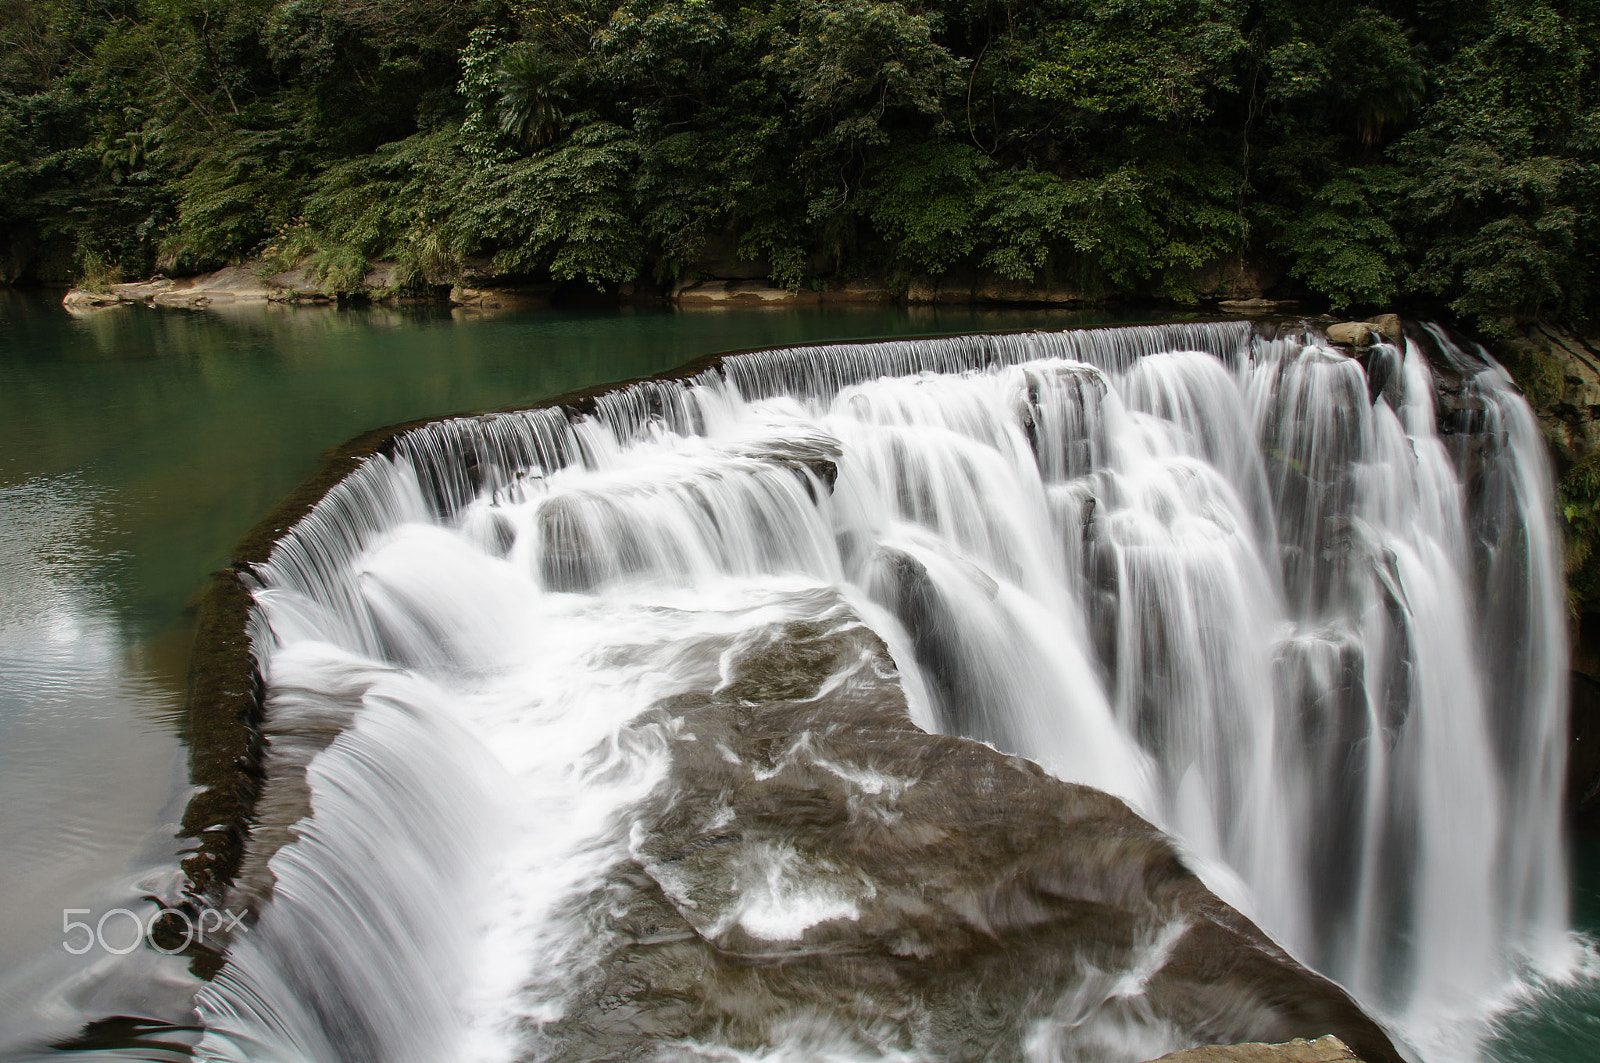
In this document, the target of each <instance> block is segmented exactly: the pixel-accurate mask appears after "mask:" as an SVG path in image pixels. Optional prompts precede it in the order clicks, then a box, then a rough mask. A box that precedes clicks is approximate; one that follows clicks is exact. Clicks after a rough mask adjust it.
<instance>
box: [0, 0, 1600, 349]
mask: <svg viewBox="0 0 1600 1063" xmlns="http://www.w3.org/2000/svg"><path fill="white" fill-rule="evenodd" d="M1597 44H1600V0H1567V2H1561V0H1412V2H1370V3H1351V2H1346V0H1321V2H1316V3H1311V2H1303V0H1254V2H1250V0H1098V2H1085V0H925V2H920V3H917V2H906V3H902V2H898V0H775V2H769V3H751V2H748V0H621V2H618V0H509V2H502V0H0V228H3V232H4V236H3V239H0V279H4V280H6V281H8V282H11V283H27V282H60V281H73V282H77V283H90V284H93V283H104V282H106V281H108V280H116V279H123V278H135V277H143V276H147V275H150V274H151V273H153V272H157V271H159V272H163V273H166V274H169V275H176V274H180V273H193V272H197V271H202V270H206V269H211V268H216V267H218V266H221V265H224V264H230V263H236V262H240V261H244V260H247V259H258V260H261V261H264V262H267V263H290V262H303V263H309V268H310V269H311V271H312V272H313V274H314V275H315V276H317V277H319V278H321V279H322V280H323V281H324V282H325V283H326V284H327V285H329V286H330V287H333V288H340V287H341V286H348V285H351V284H354V283H356V281H357V280H358V279H359V278H360V277H361V276H362V274H363V273H364V272H365V271H366V268H367V266H368V264H369V263H371V262H374V261H378V260H387V261H394V262H397V263H398V264H399V270H398V272H397V275H396V277H397V279H396V284H397V285H398V286H399V287H401V288H414V289H425V288H428V287H430V286H436V285H442V284H448V283H451V282H452V280H453V279H455V278H456V277H457V276H458V275H459V273H460V271H461V269H462V266H463V263H464V262H467V261H488V262H491V263H492V267H491V268H492V269H493V270H495V271H497V272H499V273H501V274H504V275H507V276H516V277H527V278H540V279H547V280H554V281H563V282H573V283H579V284H588V285H594V286H599V287H601V288H612V287H615V286H617V285H621V284H624V283H629V282H642V283H647V284H668V283H670V282H672V281H674V280H676V279H681V278H684V277H686V276H692V275H693V274H694V271H695V270H696V268H697V264H699V263H700V262H702V261H703V260H704V258H705V256H706V255H707V254H708V253H709V252H708V248H710V249H717V248H728V249H732V250H733V251H734V252H736V253H737V254H738V255H740V256H743V257H745V258H748V259H754V260H756V261H759V262H761V263H764V264H765V267H766V269H767V272H768V275H769V276H771V277H772V278H773V279H774V280H776V281H777V282H778V283H780V284H783V285H787V286H789V287H792V288H793V287H803V286H813V287H827V286H829V285H833V284H838V283H840V282H841V281H843V280H847V279H849V278H851V277H855V276H861V275H864V274H866V273H868V272H874V273H876V274H877V275H880V276H883V277H886V278H888V279H889V281H890V283H891V284H904V283H906V282H907V280H908V279H909V278H912V277H916V276H919V275H921V276H926V275H938V274H941V273H943V272H946V271H949V270H954V269H964V270H971V271H978V272H981V273H985V274H991V275H997V276H1001V277H1005V278H1012V279H1019V280H1028V281H1038V280H1041V279H1057V280H1066V281H1069V282H1071V283H1073V284H1077V285H1080V286H1081V287H1082V288H1083V289H1084V290H1086V291H1092V292H1103V293H1132V294H1142V295H1154V296H1159V297H1162V298H1167V299H1171V300H1175V301H1178V302H1184V301H1192V300H1193V299H1194V298H1195V294H1196V293H1195V290H1194V277H1195V274H1196V270H1197V269H1198V268H1199V267H1201V266H1203V265H1205V264H1206V263H1209V262H1215V261H1217V260H1219V259H1225V258H1228V257H1230V256H1232V257H1235V258H1236V259H1237V260H1239V261H1241V262H1244V261H1249V262H1266V263H1271V264H1272V265H1273V268H1274V269H1276V270H1278V271H1279V272H1281V273H1282V274H1283V275H1284V276H1285V277H1286V278H1287V280H1286V282H1285V283H1286V285H1288V286H1289V287H1290V288H1292V289H1293V290H1294V291H1295V292H1297V293H1301V294H1303V295H1304V296H1306V297H1309V298H1311V299H1313V300H1317V301H1320V302H1322V303H1323V304H1324V305H1326V306H1328V307H1330V308H1332V309H1335V310H1351V311H1355V310H1359V309H1361V308H1364V307H1374V306H1387V305H1408V304H1420V305H1427V306H1430V307H1434V308H1437V309H1439V310H1441V311H1444V312H1447V313H1451V314H1453V315H1454V316H1455V317H1457V318H1458V319H1459V320H1461V321H1463V322H1465V323H1469V324H1471V325H1472V326H1474V327H1476V328H1479V329H1481V330H1483V331H1485V332H1489V333H1494V332H1496V331H1497V330H1498V331H1504V330H1505V329H1508V328H1510V327H1512V326H1513V325H1514V324H1516V323H1517V322H1521V321H1529V320H1535V319H1548V318H1555V319H1563V320H1567V321H1576V322H1580V323H1581V322H1585V321H1592V320H1593V318H1594V317H1595V316H1596V314H1595V310H1596V305H1597V303H1600V291H1597V285H1600V275H1597V270H1600V65H1597V60H1596V46H1597Z"/></svg>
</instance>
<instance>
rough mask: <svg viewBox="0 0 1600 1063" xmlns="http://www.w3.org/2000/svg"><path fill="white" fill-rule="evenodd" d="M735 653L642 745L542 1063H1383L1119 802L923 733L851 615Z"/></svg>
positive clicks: (1374, 1042)
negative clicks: (825, 1043) (1291, 1043)
mask: <svg viewBox="0 0 1600 1063" xmlns="http://www.w3.org/2000/svg"><path fill="white" fill-rule="evenodd" d="M747 645H748V648H747V649H746V650H745V652H743V653H742V655H740V656H739V658H738V659H737V660H736V661H734V662H732V664H731V665H730V669H729V671H728V672H727V673H726V674H727V676H728V678H727V679H726V681H725V682H724V683H723V684H722V685H721V686H720V687H719V688H718V689H716V690H714V691H705V692H702V693H699V694H689V695H684V696H681V697H678V698H676V699H673V700H672V701H671V702H670V703H666V704H663V705H661V706H659V707H658V709H657V710H655V712H654V713H653V718H652V719H651V720H649V721H646V722H645V723H643V724H642V726H645V727H648V728H654V729H656V730H657V732H658V734H659V735H660V736H661V737H662V738H663V739H664V740H665V742H666V743H667V746H668V748H669V749H670V752H671V757H672V767H671V775H670V778H669V780H668V782H667V783H666V785H664V786H663V787H662V788H661V790H660V796H659V797H658V798H657V799H656V803H655V805H654V806H653V807H650V808H647V809H646V810H645V812H644V816H643V819H642V821H641V824H640V827H641V828H642V829H639V830H636V831H635V834H634V837H635V842H634V846H633V852H634V861H635V862H633V863H632V864H630V865H628V866H626V867H623V868H621V869H619V870H617V871H615V872H614V873H613V874H612V876H611V877H610V879H609V881H608V882H607V884H606V886H605V888H604V889H602V890H599V891H597V892H596V893H594V894H592V895H590V896H588V897H587V898H585V899H583V900H582V901H581V902H578V903H580V904H581V906H582V908H583V911H582V912H578V913H574V915H575V916H577V917H578V918H581V919H583V920H585V921H586V922H588V923H589V924H590V925H591V926H593V927H594V943H595V947H596V949H597V950H598V951H599V959H598V960H597V962H596V963H595V965H594V966H593V967H592V968H591V970H590V972H589V974H588V976H587V978H586V980H585V981H584V982H583V984H582V985H581V986H579V987H577V988H576V990H575V993H574V999H573V1000H572V1001H569V1004H568V1006H567V1008H566V1011H565V1014H564V1016H563V1017H562V1018H561V1019H560V1020H558V1021H557V1022H555V1023H553V1024H551V1025H549V1026H547V1027H545V1028H543V1029H542V1031H541V1035H540V1036H541V1040H542V1041H543V1044H542V1045H541V1046H540V1049H539V1054H540V1055H541V1057H543V1056H544V1055H546V1054H548V1055H549V1056H550V1058H552V1059H557V1060H563V1061H577V1060H584V1059H595V1058H606V1059H613V1060H629V1059H644V1058H647V1057H648V1058H659V1057H660V1054H661V1052H662V1045H663V1044H664V1043H666V1044H673V1043H677V1044H685V1043H691V1042H700V1043H715V1044H718V1045H722V1046H728V1047H732V1048H735V1049H739V1050H755V1049H759V1048H763V1047H771V1046H774V1045H777V1044H781V1043H783V1042H784V1041H785V1040H786V1039H788V1038H792V1037H796V1036H799V1037H803V1038H804V1039H805V1040H806V1041H807V1043H813V1044H814V1043H816V1042H817V1041H818V1040H819V1039H835V1040H838V1041H839V1042H840V1043H842V1044H844V1045H847V1046H848V1045H858V1046H866V1045H872V1046H876V1048H877V1049H878V1050H890V1049H906V1050H912V1049H917V1048H925V1049H930V1050H933V1051H934V1052H935V1054H936V1055H937V1056H938V1057H939V1058H943V1059H947V1060H950V1061H952V1063H956V1061H962V1060H978V1059H995V1058H1022V1057H1023V1056H1024V1054H1025V1053H1024V1045H1025V1044H1033V1045H1035V1046H1036V1047H1037V1046H1038V1045H1040V1043H1041V1039H1043V1040H1044V1042H1045V1043H1050V1042H1054V1043H1055V1044H1056V1045H1057V1046H1059V1048H1060V1049H1061V1050H1062V1051H1064V1052H1066V1054H1067V1055H1069V1056H1071V1057H1072V1058H1082V1059H1105V1060H1117V1059H1123V1060H1126V1059H1130V1058H1138V1056H1137V1055H1130V1053H1132V1052H1138V1049H1136V1048H1130V1047H1129V1046H1130V1045H1134V1044H1144V1045H1153V1046H1154V1051H1156V1052H1159V1051H1161V1050H1162V1049H1163V1047H1164V1048H1177V1047H1182V1046H1184V1045H1196V1044H1204V1043H1221V1042H1235V1041H1251V1040H1256V1041H1280V1042H1281V1041H1287V1040H1290V1039H1291V1038H1294V1037H1297V1036H1298V1037H1320V1036H1322V1035H1323V1034H1325V1033H1328V1032H1330V1031H1331V1032H1333V1033H1336V1034H1337V1035H1338V1036H1339V1037H1341V1038H1343V1040H1344V1041H1345V1042H1347V1043H1349V1044H1352V1045H1355V1046H1357V1048H1358V1049H1359V1050H1360V1051H1361V1053H1362V1054H1363V1057H1364V1058H1366V1059H1367V1060H1369V1063H1398V1061H1399V1059H1400V1056H1399V1054H1398V1053H1397V1052H1396V1051H1395V1049H1394V1047H1393V1046H1392V1044H1391V1043H1390V1041H1389V1039H1388V1038H1387V1036H1386V1035H1385V1034H1384V1032H1383V1031H1382V1030H1381V1029H1380V1028H1379V1027H1378V1026H1377V1024H1375V1023H1374V1022H1373V1021H1372V1020H1370V1019H1369V1018H1367V1017H1366V1016H1365V1015H1364V1014H1363V1013H1362V1012H1361V1011H1360V1009H1359V1008H1357V1006H1356V1005H1355V1004H1354V1003H1353V1002H1352V1001H1351V1000H1350V998H1349V997H1348V996H1347V995H1346V994H1345V993H1344V992H1343V991H1342V990H1340V989H1339V988H1338V987H1337V986H1335V985H1333V984H1332V983H1330V982H1328V981H1326V980H1325V979H1323V978H1321V977H1319V976H1318V975H1315V974H1313V973H1311V972H1310V971H1308V970H1306V969H1305V968H1303V967H1301V966H1299V965H1298V964H1297V963H1295V962H1294V961H1293V960H1292V959H1290V958H1289V957H1288V956H1287V955H1286V954H1285V953H1284V952H1283V951H1282V950H1280V949H1279V948H1277V947H1276V946H1275V945H1274V944H1273V943H1272V942H1271V941H1270V940H1268V939H1267V937H1266V936H1265V935H1264V934H1262V933H1261V931H1260V930H1258V929H1257V928H1256V927H1255V926H1254V925H1252V924H1251V923H1250V922H1249V921H1248V920H1247V919H1245V918H1244V917H1243V916H1242V915H1240V914H1239V913H1238V912H1237V911H1235V910H1234V909H1232V908H1230V907H1228V906H1227V905H1226V904H1224V903H1223V902H1222V901H1220V900H1219V899H1218V898H1217V897H1216V896H1215V895H1213V894H1212V893H1211V892H1210V891H1209V890H1207V889H1206V887H1205V886H1204V885H1203V884H1202V883H1201V882H1200V880H1199V879H1198V878H1197V877H1196V876H1195V875H1194V874H1193V873H1192V872H1191V871H1189V870H1188V868H1186V867H1185V866H1184V864H1183V862H1182V860H1181V859H1180V858H1179V856H1178V854H1177V852H1176V850H1175V849H1174V848H1173V846H1172V844H1171V843H1170V842H1169V841H1168V840H1167V839H1166V838H1165V837H1164V836H1163V835H1162V834H1161V833H1160V832H1159V831H1157V830H1156V829H1155V828H1153V827H1151V826H1150V825H1149V824H1148V823H1146V822H1144V821H1143V820H1142V819H1140V818H1139V817H1137V816H1136V815H1134V814H1133V813H1132V812H1131V811H1130V810H1129V809H1128V808H1127V806H1125V805H1124V804H1123V803H1122V802H1121V801H1119V800H1117V799H1116V798H1114V797H1111V796H1109V795H1107V794H1104V793H1101V792H1099V791H1096V790H1091V789H1089V788H1087V787H1082V786H1075V785H1070V784H1067V783H1063V782H1060V781H1058V780H1056V779H1054V778H1052V777H1050V776H1048V775H1047V774H1045V772H1044V771H1043V770H1041V769H1040V768H1038V767H1037V766H1036V765H1034V764H1032V763H1030V762H1028V761H1025V760H1022V759H1020V758H1016V757H1010V756H1005V755H1003V754H1000V753H998V752H996V751H995V750H993V749H992V748H990V747H988V746H985V745H982V744H979V743H976V742H972V741H967V740H963V739H959V738H952V737H946V736H941V735H932V734H928V733H926V732H924V731H921V730H920V729H918V728H917V727H916V726H914V725H913V724H912V723H911V721H910V719H909V717H908V715H907V712H906V706H905V702H904V698H903V695H902V693H901V690H900V686H899V682H898V678H897V676H896V675H895V674H894V671H893V665H892V663H891V661H890V659H889V656H888V653H887V651H886V650H885V648H884V647H883V645H882V644H881V643H880V642H879V641H878V640H877V639H876V637H875V636H873V635H872V634H871V633H870V632H869V631H868V630H867V629H866V628H865V627H863V626H861V625H859V624H857V623H854V622H853V621H851V620H850V619H849V617H848V616H845V615H837V616H835V617H834V619H833V620H832V621H831V622H828V623H807V624H794V625H789V626H787V627H782V628H773V629H770V630H768V631H766V632H765V633H764V636H763V638H762V639H761V640H757V641H756V642H754V643H752V644H747ZM797 913H809V914H808V915H804V916H803V917H797ZM1130 1031H1132V1034H1131V1036H1130ZM1146 1052H1147V1053H1148V1054H1154V1053H1153V1052H1149V1050H1148V1048H1147V1049H1146ZM669 1054H670V1053H669Z"/></svg>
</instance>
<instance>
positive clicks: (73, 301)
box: [61, 288, 128, 310]
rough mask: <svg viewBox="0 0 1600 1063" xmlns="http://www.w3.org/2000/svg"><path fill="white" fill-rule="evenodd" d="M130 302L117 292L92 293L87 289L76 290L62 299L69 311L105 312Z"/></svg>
mask: <svg viewBox="0 0 1600 1063" xmlns="http://www.w3.org/2000/svg"><path fill="white" fill-rule="evenodd" d="M127 301H128V300H126V299H124V298H122V297H121V296H120V295H118V294H116V293H115V292H92V291H89V290H88V289H87V288H74V289H72V290H71V291H70V292H68V293H67V294H66V295H65V296H63V297H62V299H61V305H62V306H64V307H66V308H67V309H68V310H105V309H108V308H110V307H113V306H120V305H121V304H123V303H125V302H127Z"/></svg>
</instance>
